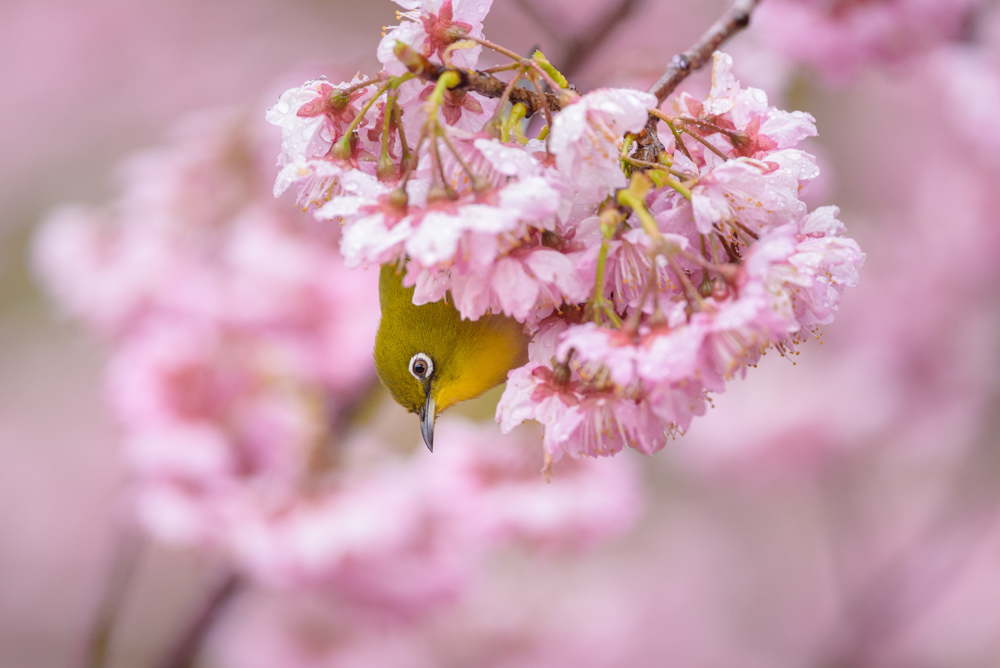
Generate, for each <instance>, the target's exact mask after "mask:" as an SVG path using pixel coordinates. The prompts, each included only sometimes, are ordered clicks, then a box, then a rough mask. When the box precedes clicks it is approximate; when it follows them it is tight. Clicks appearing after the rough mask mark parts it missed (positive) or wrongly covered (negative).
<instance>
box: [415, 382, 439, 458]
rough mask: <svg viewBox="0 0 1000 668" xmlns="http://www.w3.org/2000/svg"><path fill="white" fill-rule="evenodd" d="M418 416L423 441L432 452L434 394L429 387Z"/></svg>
mask: <svg viewBox="0 0 1000 668" xmlns="http://www.w3.org/2000/svg"><path fill="white" fill-rule="evenodd" d="M418 415H419V416H420V433H421V434H423V436H424V443H426V444H427V449H428V450H430V451H431V452H434V417H435V411H434V395H433V394H431V388H429V387H428V388H427V401H426V402H424V405H423V406H421V408H420V410H419V411H418Z"/></svg>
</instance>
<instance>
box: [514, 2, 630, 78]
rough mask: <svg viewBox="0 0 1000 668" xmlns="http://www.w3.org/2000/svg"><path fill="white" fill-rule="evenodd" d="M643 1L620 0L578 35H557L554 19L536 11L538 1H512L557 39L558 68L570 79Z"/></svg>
mask: <svg viewBox="0 0 1000 668" xmlns="http://www.w3.org/2000/svg"><path fill="white" fill-rule="evenodd" d="M642 1H643V0H619V2H618V6H617V7H614V8H612V9H611V10H609V11H606V12H604V13H602V14H601V15H600V16H598V17H597V18H596V19H595V20H594V21H592V22H591V24H590V25H589V26H587V29H586V30H584V31H583V33H582V34H581V35H579V36H577V37H571V38H566V37H563V36H562V35H561V34H559V31H558V30H557V29H556V28H555V26H554V25H553V22H552V21H550V20H549V19H548V17H546V16H544V15H543V14H542V12H540V11H539V10H538V7H537V3H535V2H533V0H514V4H515V5H517V6H518V8H519V9H520V10H521V11H522V12H523V13H524V14H525V15H526V16H527V17H528V18H529V19H530V20H531V21H532V22H534V23H535V24H536V25H538V26H539V27H540V28H541V29H542V30H544V31H545V32H546V33H548V34H549V36H551V37H553V38H554V39H556V40H558V42H560V47H561V48H560V49H559V51H560V52H561V53H560V54H559V71H560V72H562V73H563V75H565V76H566V77H567V78H569V77H572V76H573V74H575V73H576V72H577V71H578V70H579V69H580V67H581V66H582V65H583V63H584V62H586V60H587V59H588V58H589V57H590V56H592V55H593V54H594V53H595V52H596V51H597V50H598V49H599V48H600V46H601V44H603V43H604V42H605V41H606V40H607V39H608V37H610V36H611V34H612V33H613V32H614V31H615V28H617V27H618V26H619V25H621V23H622V22H623V21H625V19H627V18H628V17H629V16H631V15H632V14H633V13H634V12H635V10H636V9H637V8H638V7H639V5H640V4H641V3H642ZM546 50H547V49H546ZM550 55H551V54H550ZM553 62H555V61H553Z"/></svg>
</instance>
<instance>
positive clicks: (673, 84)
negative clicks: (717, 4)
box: [636, 0, 760, 162]
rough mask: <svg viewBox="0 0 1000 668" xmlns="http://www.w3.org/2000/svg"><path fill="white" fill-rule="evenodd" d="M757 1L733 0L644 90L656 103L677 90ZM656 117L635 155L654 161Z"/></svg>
mask: <svg viewBox="0 0 1000 668" xmlns="http://www.w3.org/2000/svg"><path fill="white" fill-rule="evenodd" d="M758 4H760V0H736V2H734V3H733V6H732V7H730V8H729V11H727V12H726V13H725V14H724V15H723V16H722V18H720V19H719V20H718V21H716V22H715V23H713V24H712V26H711V27H710V28H709V29H708V30H707V31H705V34H703V35H702V36H701V38H700V39H699V40H698V41H697V42H695V43H694V45H692V46H691V48H690V49H688V50H687V51H685V52H684V53H679V54H677V55H676V56H674V57H673V58H672V59H671V60H670V65H668V66H667V69H666V71H665V72H664V73H663V75H662V76H660V78H659V79H657V80H656V83H654V84H653V85H652V86H650V87H649V90H648V91H647V92H649V93H651V94H653V95H655V96H656V101H657V102H658V103H659V104H663V102H664V101H665V100H666V99H667V98H668V97H670V95H671V93H673V92H674V91H675V90H677V86H679V85H680V83H681V82H682V81H684V79H686V78H687V77H688V75H689V74H691V73H692V72H694V71H695V70H699V69H701V68H702V67H704V66H705V65H706V64H707V63H708V61H709V59H710V58H711V57H712V54H713V53H715V51H716V49H718V48H719V47H720V46H722V44H723V42H725V41H726V40H728V39H729V38H730V37H732V36H733V35H735V34H736V33H738V32H739V31H740V30H743V29H744V28H746V27H747V26H748V25H750V14H751V13H752V12H753V10H754V8H756V7H757V5H758ZM658 122H659V119H657V118H655V117H652V116H651V117H650V118H649V122H647V123H646V127H645V129H644V130H643V131H642V132H641V133H640V134H639V137H638V139H637V142H636V143H637V144H638V150H637V152H636V157H637V158H638V159H640V160H646V161H647V162H656V161H657V156H658V155H659V154H660V153H661V152H662V151H663V144H662V143H660V140H659V138H658V137H657V136H656V124H657V123H658Z"/></svg>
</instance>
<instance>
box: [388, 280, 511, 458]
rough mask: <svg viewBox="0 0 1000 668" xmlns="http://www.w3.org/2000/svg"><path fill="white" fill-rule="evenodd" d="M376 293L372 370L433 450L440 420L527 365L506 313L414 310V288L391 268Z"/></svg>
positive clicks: (444, 305) (445, 304)
mask: <svg viewBox="0 0 1000 668" xmlns="http://www.w3.org/2000/svg"><path fill="white" fill-rule="evenodd" d="M378 292H379V302H380V304H381V307H382V319H381V321H380V322H379V327H378V333H377V334H376V335H375V371H376V372H377V373H378V377H379V378H380V379H381V380H382V383H383V384H384V385H385V386H386V387H387V388H388V389H389V392H390V393H391V394H392V397H393V399H395V400H396V401H397V402H398V403H399V404H400V405H401V406H403V408H405V409H406V410H408V411H409V412H411V413H416V414H417V415H418V416H419V417H420V432H421V434H423V437H424V443H426V444H427V447H428V449H430V450H431V452H433V451H434V419H435V418H436V417H437V414H438V413H440V412H441V411H443V410H445V409H446V408H448V407H449V406H452V405H454V404H456V403H458V402H459V401H465V400H466V399H472V398H473V397H478V396H479V395H480V394H482V393H483V392H485V391H486V390H489V389H491V388H493V387H496V386H497V385H499V384H500V383H502V382H504V381H506V380H507V372H508V371H510V370H511V369H513V368H514V367H518V366H521V365H523V364H525V363H526V362H527V361H528V337H527V336H526V335H525V334H524V329H523V327H522V325H521V323H519V322H517V321H516V320H514V319H513V318H508V317H506V316H503V315H497V314H489V313H488V314H486V315H484V316H482V317H481V318H479V319H478V320H463V319H462V317H461V315H459V313H458V311H457V310H456V309H455V307H454V306H453V305H452V304H451V303H450V301H448V300H443V301H439V302H434V303H433V304H423V305H421V306H414V304H413V288H405V287H403V275H402V273H399V272H397V270H396V267H395V266H393V265H383V266H382V271H381V273H380V274H379V281H378ZM449 297H450V294H449Z"/></svg>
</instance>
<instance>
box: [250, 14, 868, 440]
mask: <svg viewBox="0 0 1000 668" xmlns="http://www.w3.org/2000/svg"><path fill="white" fill-rule="evenodd" d="M399 4H402V5H403V6H404V7H406V8H407V9H408V10H409V11H408V12H406V13H404V14H402V15H401V16H402V18H403V22H402V23H401V24H400V25H399V26H397V27H395V28H390V29H389V30H388V32H387V33H386V35H385V37H384V39H383V41H382V43H381V44H380V46H379V49H378V54H379V58H380V59H381V61H382V63H383V64H384V66H385V69H384V70H383V71H382V72H381V73H380V74H379V75H378V76H377V77H374V78H370V79H364V78H356V79H355V80H354V81H351V82H346V83H342V84H337V85H331V84H330V83H328V82H326V81H325V80H315V81H310V82H307V83H306V84H304V85H303V86H301V87H299V88H294V89H292V90H289V91H287V92H286V93H284V94H283V95H282V96H281V98H280V99H279V100H278V102H277V103H276V104H275V105H274V106H273V107H272V108H271V109H270V110H269V111H268V119H269V120H270V121H271V122H272V123H274V124H276V125H279V126H281V129H282V136H283V140H284V141H283V147H282V152H281V155H280V157H279V165H280V166H281V172H280V174H279V176H278V179H277V182H276V184H275V192H276V193H280V192H282V191H284V190H285V189H286V188H289V187H291V186H293V185H294V186H295V187H296V188H297V190H298V197H299V202H300V204H301V205H302V206H303V207H304V208H307V209H312V211H313V215H314V216H315V217H316V218H317V219H319V220H321V221H331V222H335V223H339V224H340V225H342V226H343V236H342V238H341V245H340V248H341V252H342V253H343V255H344V257H345V259H346V262H347V264H348V265H367V264H383V263H396V264H399V265H401V266H402V265H404V264H405V268H406V276H405V279H404V283H405V284H406V285H412V286H416V289H415V293H414V303H417V304H420V303H427V302H432V301H437V300H440V299H444V298H446V295H448V293H450V296H451V299H452V300H453V302H454V304H455V306H456V308H457V309H458V310H459V312H460V313H461V314H462V316H463V317H465V318H469V319H476V318H479V317H480V316H482V315H483V314H484V313H487V312H490V311H491V312H502V313H505V314H507V315H509V316H512V317H514V318H516V319H517V320H519V321H520V322H523V323H524V325H525V327H526V329H527V331H528V332H529V333H532V334H533V335H534V339H533V341H532V344H531V349H530V353H529V354H530V361H529V363H528V364H527V365H526V366H524V367H521V368H519V369H515V370H513V371H512V372H511V374H510V377H509V382H508V385H507V389H506V391H505V393H504V395H503V397H502V399H501V401H500V404H499V406H498V408H497V420H498V421H499V422H500V423H501V424H502V426H503V428H504V430H509V429H511V428H512V427H513V426H515V425H517V424H520V423H521V422H523V421H525V420H536V421H538V422H540V423H542V424H543V425H544V427H545V450H546V452H547V455H548V457H550V458H551V459H557V458H559V457H560V456H561V454H562V453H564V452H567V453H570V454H572V455H590V456H597V455H610V454H614V453H615V452H618V451H620V450H621V449H622V448H623V447H625V446H629V447H633V448H635V449H637V450H640V451H642V452H646V453H652V452H655V451H657V450H659V449H660V448H662V447H663V446H664V444H665V443H666V441H667V439H668V438H669V437H670V436H671V435H673V434H676V433H678V432H683V431H684V430H686V429H687V428H688V425H689V424H690V422H691V419H692V417H693V416H695V415H700V414H702V413H703V412H704V411H705V406H706V402H707V401H708V393H709V392H721V391H723V390H724V389H725V383H726V381H727V380H729V379H731V378H733V377H734V376H741V375H743V374H744V373H745V370H746V368H747V367H748V366H753V365H754V364H756V363H757V361H758V359H759V358H760V356H761V355H762V354H764V352H765V351H766V350H767V349H769V348H774V349H776V350H778V351H779V353H781V354H789V353H792V352H793V351H794V349H795V346H796V345H797V344H798V343H800V342H801V341H802V340H804V339H805V338H806V337H809V336H813V335H818V331H817V328H818V327H819V326H820V325H824V324H827V323H830V322H831V321H832V320H833V313H834V311H836V309H837V304H838V302H839V300H840V296H841V293H842V292H843V290H844V288H845V287H849V286H853V285H856V284H857V282H858V274H859V271H860V269H861V266H862V264H863V262H864V254H863V253H862V252H861V251H860V250H859V248H858V245H857V243H855V242H854V241H853V240H852V239H850V238H847V237H845V236H844V234H843V233H844V227H843V225H842V224H841V223H840V221H839V220H838V219H837V215H838V210H837V208H836V207H822V208H819V209H816V210H815V211H812V212H810V211H808V210H807V207H806V205H805V203H804V202H803V201H802V199H801V198H800V194H801V190H802V189H803V188H804V187H805V186H807V185H808V183H809V182H810V181H811V180H812V179H814V178H815V177H816V176H817V174H818V169H817V166H816V163H815V160H814V158H813V157H812V156H811V155H809V154H808V153H806V152H804V151H802V150H800V149H798V148H796V146H797V145H798V144H799V142H800V141H801V140H802V139H804V138H806V137H810V136H813V135H815V134H816V128H815V125H814V122H813V119H812V117H811V116H809V114H806V113H802V112H787V111H782V110H780V109H776V108H774V107H772V106H769V105H768V103H767V97H766V95H765V94H764V93H763V91H761V90H758V89H754V88H744V87H743V86H741V85H740V83H739V82H738V81H737V80H736V79H735V77H734V76H733V74H732V72H731V68H732V60H731V58H730V57H729V56H728V55H726V54H723V53H716V54H715V64H714V69H713V72H712V82H713V85H712V88H711V91H710V92H709V94H708V96H707V98H705V99H703V100H702V99H696V98H694V97H692V96H690V95H687V94H683V95H680V96H678V97H675V98H672V99H670V100H669V104H670V108H671V111H669V112H666V111H663V110H660V109H659V108H658V107H659V104H658V100H657V99H656V98H655V97H654V96H653V95H651V94H649V93H645V92H641V91H638V90H631V89H602V90H596V91H593V92H590V93H587V94H584V95H580V94H579V93H577V92H576V91H575V89H573V88H572V87H571V86H570V85H569V84H568V83H567V81H566V80H565V78H563V77H562V75H561V74H560V73H559V72H558V71H557V70H555V68H554V67H553V66H552V65H551V64H550V63H548V61H546V60H545V58H544V57H543V56H541V54H536V55H535V57H533V58H531V59H526V58H521V57H519V56H517V54H513V53H511V52H510V51H508V50H506V49H504V48H502V47H500V46H498V45H495V44H492V43H491V42H489V41H487V40H485V39H484V38H482V36H481V28H482V20H483V18H484V17H485V15H486V12H487V10H488V9H489V6H490V2H489V0H478V1H476V2H460V1H458V0H456V1H455V2H451V1H450V0H422V1H421V2H408V3H404V2H400V3H399ZM484 46H485V47H488V48H490V49H492V50H493V51H495V52H497V53H499V54H501V55H503V56H506V57H509V58H510V59H511V61H512V62H511V63H510V64H509V65H507V66H500V67H496V68H493V69H492V70H490V71H488V72H480V71H476V70H475V69H474V68H475V67H476V64H477V58H478V55H479V52H480V51H481V50H482V48H483V47H484ZM460 68H461V69H460ZM501 71H503V72H509V73H511V76H510V78H509V79H508V80H507V81H505V82H504V81H501V80H499V79H496V78H494V77H493V76H492V73H495V72H501ZM484 82H485V83H484ZM522 82H526V84H527V85H528V88H529V89H530V90H533V91H534V94H531V92H530V90H529V91H527V92H528V93H529V95H528V96H525V95H524V93H525V92H526V90H525V89H524V88H519V87H518V84H519V83H522ZM487 84H489V85H487ZM545 86H548V88H549V90H548V91H546V90H545ZM515 93H517V94H516V95H515ZM515 97H517V98H518V99H516V100H515ZM525 99H527V101H525ZM536 107H539V108H536ZM530 112H537V113H539V114H544V120H545V124H544V126H543V127H541V129H540V130H539V131H538V132H537V133H531V132H529V129H531V128H534V127H535V125H532V124H529V123H526V122H525V120H524V119H525V116H526V115H527V114H529V113H530ZM651 119H652V120H651ZM647 123H649V124H650V125H651V129H648V130H647V129H646V128H647ZM654 130H655V135H654ZM529 134H534V136H528V135H529ZM658 137H666V138H667V139H666V140H665V141H662V142H661V140H659V139H658Z"/></svg>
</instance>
